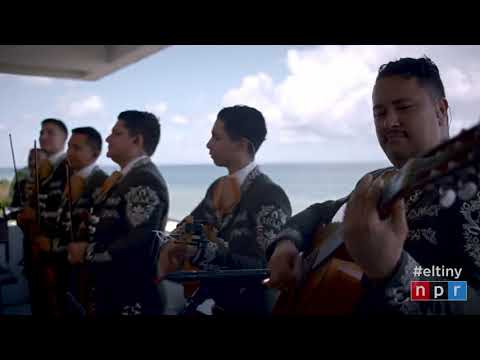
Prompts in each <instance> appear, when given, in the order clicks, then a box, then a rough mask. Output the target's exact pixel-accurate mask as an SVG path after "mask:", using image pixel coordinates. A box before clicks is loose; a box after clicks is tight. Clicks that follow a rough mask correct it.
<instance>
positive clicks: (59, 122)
mask: <svg viewBox="0 0 480 360" xmlns="http://www.w3.org/2000/svg"><path fill="white" fill-rule="evenodd" d="M45 124H53V125H55V126H56V127H58V128H59V129H60V130H62V132H63V133H64V134H65V138H67V137H68V129H67V126H66V125H65V124H64V122H63V121H62V120H59V119H54V118H48V119H45V120H43V121H42V126H43V125H45Z"/></svg>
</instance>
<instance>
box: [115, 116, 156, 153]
mask: <svg viewBox="0 0 480 360" xmlns="http://www.w3.org/2000/svg"><path fill="white" fill-rule="evenodd" d="M118 119H119V120H123V122H124V123H125V127H126V128H127V129H128V132H129V134H130V136H136V135H142V137H143V144H144V150H145V152H146V153H147V154H148V156H152V155H153V153H154V152H155V149H156V148H157V145H158V143H159V141H160V122H159V120H158V118H157V117H156V116H155V115H153V114H152V113H149V112H146V111H137V110H127V111H124V112H121V113H120V114H119V115H118Z"/></svg>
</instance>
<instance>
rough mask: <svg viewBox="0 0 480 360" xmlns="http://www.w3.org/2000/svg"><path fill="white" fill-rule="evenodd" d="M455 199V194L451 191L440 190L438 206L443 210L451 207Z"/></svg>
mask: <svg viewBox="0 0 480 360" xmlns="http://www.w3.org/2000/svg"><path fill="white" fill-rule="evenodd" d="M456 198H457V194H456V193H455V191H453V190H452V189H448V190H443V189H440V205H441V206H442V207H443V208H449V207H450V206H452V205H453V203H454V202H455V200H456Z"/></svg>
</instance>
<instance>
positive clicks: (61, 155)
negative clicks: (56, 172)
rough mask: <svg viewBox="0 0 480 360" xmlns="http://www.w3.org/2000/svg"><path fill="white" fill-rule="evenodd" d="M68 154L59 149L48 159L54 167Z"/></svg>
mask: <svg viewBox="0 0 480 360" xmlns="http://www.w3.org/2000/svg"><path fill="white" fill-rule="evenodd" d="M66 156H67V154H66V153H64V152H62V151H59V152H57V153H55V154H53V155H50V156H49V157H48V161H50V164H52V165H53V166H54V167H55V166H57V165H58V164H59V163H60V161H62V160H63V159H64V158H65V157H66Z"/></svg>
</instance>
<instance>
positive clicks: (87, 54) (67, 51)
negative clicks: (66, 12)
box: [0, 45, 168, 80]
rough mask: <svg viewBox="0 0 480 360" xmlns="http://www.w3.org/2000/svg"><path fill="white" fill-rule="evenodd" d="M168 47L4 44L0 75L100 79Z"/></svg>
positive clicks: (0, 60)
mask: <svg viewBox="0 0 480 360" xmlns="http://www.w3.org/2000/svg"><path fill="white" fill-rule="evenodd" d="M167 46H168V45H0V72H2V73H9V74H18V75H33V76H46V77H58V78H69V79H80V80H98V79H100V78H102V77H104V76H106V75H108V74H111V73H113V72H114V71H116V70H118V69H121V68H123V67H125V66H127V65H129V64H132V63H134V62H137V61H139V60H141V59H143V58H145V57H147V56H149V55H151V54H154V53H156V52H157V51H159V50H162V49H164V48H166V47H167Z"/></svg>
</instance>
